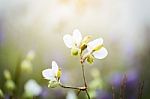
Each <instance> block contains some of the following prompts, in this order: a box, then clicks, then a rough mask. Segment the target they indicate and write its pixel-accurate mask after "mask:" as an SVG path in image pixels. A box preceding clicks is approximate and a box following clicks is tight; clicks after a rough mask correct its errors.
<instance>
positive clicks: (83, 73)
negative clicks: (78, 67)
mask: <svg viewBox="0 0 150 99" xmlns="http://www.w3.org/2000/svg"><path fill="white" fill-rule="evenodd" d="M81 64H82V75H83V81H84V85H85V87H87V84H86V79H85V72H84V65H83V63H81Z"/></svg>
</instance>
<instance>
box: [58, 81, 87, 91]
mask: <svg viewBox="0 0 150 99" xmlns="http://www.w3.org/2000/svg"><path fill="white" fill-rule="evenodd" d="M59 85H60V86H61V87H63V88H69V89H76V90H81V91H85V90H86V87H72V86H65V85H63V84H61V83H60V84H59Z"/></svg>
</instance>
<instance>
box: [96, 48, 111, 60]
mask: <svg viewBox="0 0 150 99" xmlns="http://www.w3.org/2000/svg"><path fill="white" fill-rule="evenodd" d="M93 55H94V57H95V58H97V59H103V58H105V57H106V56H107V55H108V51H107V49H106V48H104V47H102V48H101V49H100V50H98V51H95V52H93Z"/></svg>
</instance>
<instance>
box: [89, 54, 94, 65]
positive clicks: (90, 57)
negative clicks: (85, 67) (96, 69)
mask: <svg viewBox="0 0 150 99" xmlns="http://www.w3.org/2000/svg"><path fill="white" fill-rule="evenodd" d="M87 62H88V63H89V64H93V62H94V57H93V55H91V54H90V55H88V56H87Z"/></svg>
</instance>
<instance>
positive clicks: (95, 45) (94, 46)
mask: <svg viewBox="0 0 150 99" xmlns="http://www.w3.org/2000/svg"><path fill="white" fill-rule="evenodd" d="M87 50H88V52H89V53H91V54H92V55H93V56H94V57H95V58H97V59H103V58H105V57H106V56H107V55H108V51H107V49H106V48H105V47H104V46H103V39H102V38H98V39H96V40H93V41H91V42H89V43H88V44H87Z"/></svg>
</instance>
